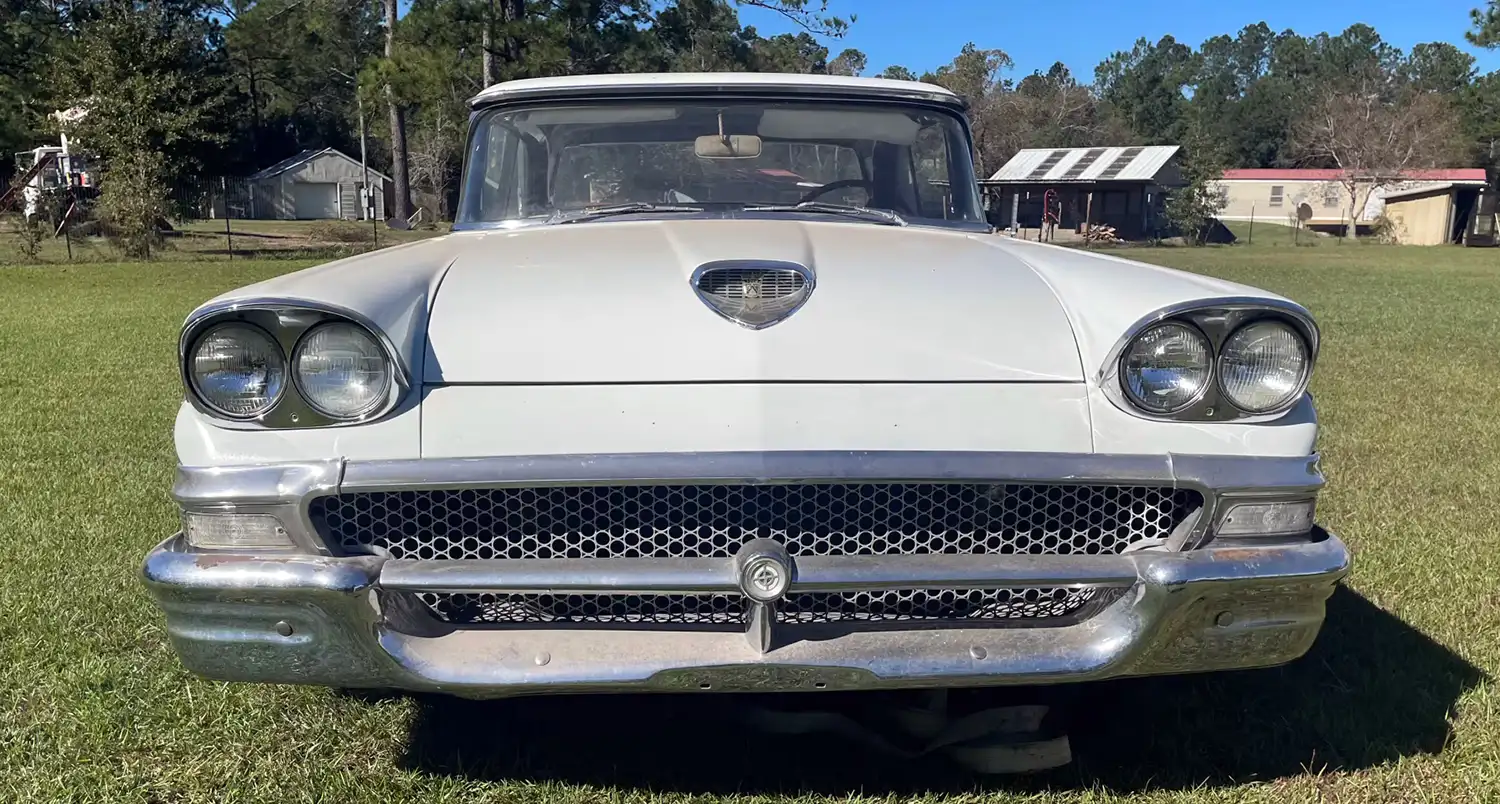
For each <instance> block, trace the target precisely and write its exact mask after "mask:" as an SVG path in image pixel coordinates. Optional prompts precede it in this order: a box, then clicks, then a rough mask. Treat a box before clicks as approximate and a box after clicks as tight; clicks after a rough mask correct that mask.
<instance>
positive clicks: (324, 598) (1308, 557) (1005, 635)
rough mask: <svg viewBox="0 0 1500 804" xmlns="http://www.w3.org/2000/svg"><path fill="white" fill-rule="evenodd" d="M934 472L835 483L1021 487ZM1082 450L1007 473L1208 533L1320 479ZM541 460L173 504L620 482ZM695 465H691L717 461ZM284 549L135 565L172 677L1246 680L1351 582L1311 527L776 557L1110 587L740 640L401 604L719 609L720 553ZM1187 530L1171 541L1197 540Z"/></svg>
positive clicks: (367, 469)
mask: <svg viewBox="0 0 1500 804" xmlns="http://www.w3.org/2000/svg"><path fill="white" fill-rule="evenodd" d="M823 457H824V458H826V457H827V456H823ZM942 457H943V460H945V461H947V464H946V465H948V466H949V467H950V468H951V470H950V471H949V472H948V473H947V474H938V473H937V472H936V470H930V469H929V470H925V471H921V472H915V473H914V472H913V471H912V466H911V465H910V462H911V461H912V460H914V458H913V456H902V457H896V456H876V457H875V459H874V460H873V462H863V463H860V466H865V467H866V468H865V469H864V470H861V469H859V467H858V466H853V467H851V466H843V467H841V468H840V469H839V471H840V472H841V474H838V475H835V476H837V477H841V478H848V477H850V476H851V475H852V476H854V477H861V476H862V472H863V473H864V474H868V475H869V476H872V477H893V476H894V477H911V476H918V477H927V478H932V477H934V476H935V475H936V476H939V477H944V478H949V477H962V478H977V477H982V478H995V479H1000V478H1004V479H1011V478H1014V477H1015V476H1016V475H1018V474H1023V473H1022V472H1021V471H1020V470H1018V469H1016V466H1020V465H1022V464H1021V463H1015V464H1007V463H1006V462H1005V461H1002V460H999V459H998V458H996V456H988V459H986V458H984V457H976V456H972V455H971V456H951V455H950V456H942ZM1081 457H1082V458H1083V459H1084V460H1086V461H1088V462H1089V464H1088V466H1089V467H1090V471H1089V472H1087V473H1080V472H1076V471H1059V470H1061V469H1063V468H1064V467H1062V466H1061V465H1056V466H1055V465H1053V464H1052V463H1051V462H1052V461H1053V460H1054V459H1053V458H1049V457H1048V456H1030V457H1028V458H1025V459H1020V458H1017V459H1016V460H1017V461H1023V462H1024V465H1025V466H1027V467H1030V469H1029V470H1028V471H1029V472H1030V474H1029V475H1028V477H1031V476H1034V475H1038V474H1041V473H1048V474H1049V475H1050V476H1052V477H1056V478H1060V479H1061V478H1066V479H1067V480H1069V481H1075V480H1077V479H1079V477H1080V476H1084V477H1095V476H1107V478H1108V479H1110V480H1116V481H1118V480H1122V479H1126V480H1132V481H1135V480H1138V481H1140V482H1161V481H1162V480H1163V479H1167V480H1170V481H1172V482H1174V483H1182V484H1184V485H1186V484H1193V485H1196V486H1197V487H1200V488H1203V489H1205V490H1206V491H1207V492H1208V493H1207V494H1206V495H1205V511H1204V513H1203V516H1202V523H1203V524H1202V525H1201V528H1202V530H1209V529H1210V525H1209V523H1211V522H1212V521H1214V515H1215V510H1216V509H1217V508H1219V507H1221V506H1220V505H1219V502H1220V500H1222V499H1224V498H1227V497H1230V496H1244V495H1271V494H1278V493H1286V492H1288V491H1297V490H1301V491H1304V492H1305V491H1307V490H1309V489H1312V490H1315V489H1316V487H1317V486H1318V485H1320V484H1321V477H1320V476H1318V475H1317V468H1316V461H1315V459H1311V460H1309V459H1300V460H1299V461H1289V460H1285V459H1205V458H1183V457H1182V456H1175V457H1174V456H1166V458H1165V462H1164V466H1163V467H1161V468H1160V469H1159V471H1158V469H1153V468H1152V466H1153V465H1152V464H1150V460H1149V459H1142V458H1141V457H1139V456H1131V457H1130V458H1128V459H1119V460H1118V461H1115V459H1111V458H1109V457H1108V456H1081ZM549 460H550V462H543V464H544V465H543V466H542V468H538V465H537V464H526V463H523V462H516V461H513V460H507V461H505V462H503V463H496V462H493V461H477V462H467V463H459V462H443V465H441V466H439V465H434V464H432V463H431V462H419V461H413V462H402V463H403V464H406V465H404V466H400V467H397V466H395V465H394V464H380V465H364V466H356V465H349V466H343V465H311V468H310V467H309V465H298V466H279V467H254V468H250V469H232V470H183V472H182V473H181V474H180V475H179V481H178V485H177V490H176V494H177V497H178V500H179V502H180V503H181V504H182V505H183V506H184V507H185V508H188V509H193V508H203V509H208V508H212V509H213V510H218V511H223V510H226V509H228V510H243V511H258V512H264V511H272V512H275V513H278V514H279V515H281V516H283V518H284V519H283V521H288V522H289V523H294V524H293V527H292V528H290V529H291V530H293V531H294V532H295V531H299V530H301V528H302V527H304V526H305V525H306V522H305V511H306V504H307V501H308V499H310V498H311V497H313V496H316V495H317V494H327V493H331V492H333V491H335V490H347V489H350V488H392V487H398V488H405V487H413V486H414V485H415V484H418V483H421V484H428V487H449V486H451V485H453V484H456V483H467V484H471V485H473V486H476V487H477V486H483V485H492V484H495V483H502V484H503V483H538V482H545V483H558V482H597V481H602V480H608V479H618V477H619V475H620V471H617V470H615V469H610V468H608V467H609V466H610V465H614V466H616V467H620V466H627V465H633V464H632V463H631V461H630V460H627V462H626V464H618V463H615V462H614V461H612V460H604V461H602V463H601V461H600V460H599V459H597V458H591V459H588V460H580V461H579V462H577V463H576V464H569V463H568V461H567V460H563V459H558V460H551V459H549ZM775 460H781V459H780V458H777V459H775ZM966 460H971V461H978V462H979V464H978V465H968V464H966V463H965V461H966ZM756 461H757V463H756V466H758V467H760V468H766V467H767V466H768V463H767V458H765V457H764V456H762V457H761V458H758V459H756ZM892 461H895V464H893V463H891V462H892ZM1112 461H1114V463H1113V464H1112V463H1111V462H1112ZM1195 462H1196V464H1195ZM698 463H699V466H698V468H699V469H700V470H701V469H703V468H704V466H708V465H710V464H712V465H713V466H715V467H717V468H720V469H723V468H724V467H725V466H726V464H725V463H724V462H723V461H719V462H717V463H714V462H712V461H709V462H703V461H699V462H698ZM732 463H733V461H732V460H731V461H730V464H732ZM806 463H807V465H806V466H799V467H797V468H798V471H797V473H796V476H798V477H801V478H803V479H805V478H806V476H807V471H808V470H809V469H810V468H811V467H812V466H813V465H815V464H817V465H821V464H820V462H819V461H817V460H813V459H812V458H808V459H807V461H806ZM897 464H900V465H897ZM1195 465H1196V466H1197V467H1198V471H1197V472H1195V473H1194V474H1192V475H1191V476H1188V475H1185V474H1183V470H1184V467H1193V466H1195ZM601 466H604V467H606V468H603V469H601ZM569 467H571V468H569ZM731 468H732V469H733V471H720V472H715V473H714V474H713V476H714V477H715V478H717V479H720V480H722V479H726V478H727V479H743V480H744V481H745V482H778V481H777V480H776V478H785V477H788V476H789V474H785V473H781V472H777V473H764V474H754V475H752V474H747V473H746V470H745V468H744V467H734V466H731ZM1075 468H1078V467H1075ZM629 471H632V472H633V471H636V470H635V469H633V468H632V469H629ZM898 471H899V473H897V472H898ZM1126 472H1128V477H1122V475H1123V474H1125V473H1126ZM1153 472H1155V474H1153ZM658 474H660V475H666V474H668V473H665V472H661V473H658ZM682 474H683V475H684V476H686V471H685V470H684V471H683V473H682ZM539 475H540V476H539ZM584 475H587V476H584ZM637 476H638V475H637ZM415 478H420V480H419V481H418V480H416V479H415ZM652 478H653V479H663V480H672V479H675V480H680V479H681V477H677V476H672V477H665V476H663V477H660V478H657V475H652ZM768 479H769V480H768ZM779 482H795V481H790V480H782V481H779ZM297 516H302V517H304V519H302V520H298V519H296V517H297ZM294 535H296V536H297V537H298V539H299V541H304V540H306V541H307V542H308V543H307V544H304V547H305V548H306V549H305V550H304V551H302V552H291V553H281V554H269V553H267V554H261V555H240V554H232V553H218V552H195V551H193V550H192V549H190V548H189V547H188V546H187V544H186V543H185V541H184V540H183V539H182V537H181V536H174V537H173V538H171V539H168V540H167V541H165V542H163V543H162V544H161V545H160V546H158V547H157V548H156V549H155V550H153V551H152V553H151V554H150V555H149V556H148V557H147V559H146V563H145V567H144V575H145V580H146V584H147V586H148V588H149V589H150V591H151V593H152V595H153V596H154V598H155V599H156V601H157V603H158V604H159V605H160V606H161V608H162V609H163V610H164V611H165V613H166V616H167V628H168V631H169V633H170V635H171V638H172V642H173V644H174V646H175V648H176V650H177V652H178V653H179V655H180V656H181V658H182V660H183V662H184V663H185V664H186V665H187V666H188V667H189V668H190V669H192V670H194V671H196V672H198V673H200V674H202V675H205V676H208V677H211V678H217V679H224V680H234V681H260V682H285V683H305V684H318V685H327V686H338V687H381V688H398V689H407V690H425V691H436V692H446V693H452V694H457V695H462V696H467V697H499V696H506V695H516V694H528V693H537V692H573V691H626V690H641V691H645V690H666V691H670V690H715V691H722V690H761V691H771V690H802V689H809V690H811V689H828V690H846V689H876V688H888V687H914V686H966V685H999V684H1035V683H1054V682H1064V681H1082V680H1090V679H1100V678H1111V677H1120V676H1133V675H1151V674H1166V673H1187V672H1201V671H1213V670H1227V669H1235V668H1248V667H1262V666H1270V665H1276V664H1281V663H1285V662H1287V661H1290V660H1292V659H1295V658H1297V657H1299V656H1301V655H1302V654H1303V653H1304V652H1306V651H1307V649H1308V648H1309V647H1310V646H1311V644H1312V642H1313V640H1314V639H1315V638H1316V636H1317V633H1318V630H1319V627H1320V626H1321V624H1322V621H1323V616H1324V603H1325V601H1326V600H1327V598H1328V596H1329V595H1330V594H1331V593H1332V591H1333V588H1334V586H1335V584H1336V583H1337V582H1338V581H1339V580H1340V579H1341V578H1342V577H1343V576H1344V575H1345V574H1346V573H1347V571H1348V567H1349V555H1348V552H1347V551H1346V549H1345V548H1344V545H1343V544H1342V543H1341V542H1340V541H1339V540H1338V539H1337V538H1335V537H1334V536H1332V535H1331V534H1328V533H1326V532H1324V531H1321V530H1316V531H1314V533H1313V534H1312V538H1311V539H1305V540H1297V541H1285V542H1282V543H1279V544H1264V545H1251V544H1238V545H1235V546H1214V545H1213V544H1212V543H1211V544H1210V545H1209V546H1206V547H1201V548H1199V549H1181V545H1179V549H1175V550H1169V549H1154V550H1144V551H1139V552H1132V553H1128V554H1124V555H1101V556H1085V555H1077V556H1057V555H1031V556H1009V555H1002V556H881V557H854V556H847V557H825V558H804V559H794V561H795V574H794V578H795V580H794V582H793V584H792V588H791V590H790V591H791V592H793V593H799V592H836V591H846V590H855V589H857V590H880V589H910V588H969V589H973V588H1018V587H1056V586H1073V587H1080V586H1089V587H1098V588H1101V589H1108V590H1110V592H1111V598H1110V600H1111V602H1109V603H1108V605H1107V606H1106V607H1104V608H1103V609H1102V610H1099V611H1097V612H1095V613H1092V614H1091V616H1089V617H1087V618H1085V619H1082V620H1081V621H1078V622H1074V623H1072V624H1066V625H1052V626H1036V627H998V626H995V625H980V624H976V623H958V624H954V625H951V626H950V625H935V624H932V623H900V622H898V623H881V624H862V623H848V622H843V623H823V624H799V625H786V624H780V625H777V624H774V623H768V622H764V621H762V622H759V623H758V622H757V621H756V617H755V615H754V613H753V612H752V616H751V617H750V622H749V623H748V624H747V625H748V630H749V634H748V636H749V638H748V639H747V633H746V632H745V630H744V629H741V630H736V631H728V632H726V631H722V630H702V629H694V628H682V627H680V628H677V629H672V628H669V627H665V626H650V627H646V626H642V627H637V628H628V627H618V626H614V627H610V626H598V627H585V626H579V625H567V626H548V625H545V624H542V625H526V626H519V625H518V626H505V627H470V628H459V627H454V626H452V625H448V624H445V623H442V622H440V621H438V620H436V619H434V618H433V617H431V616H430V614H429V613H428V612H427V611H425V610H424V609H423V608H422V607H421V606H420V605H419V604H417V603H416V601H415V598H414V594H415V593H417V592H424V591H445V592H469V591H498V592H549V593H550V592H556V593H598V592H601V591H604V592H613V593H622V592H636V593H720V592H727V593H735V592H736V591H737V590H738V589H739V583H740V579H739V575H738V571H737V568H736V564H735V562H734V560H733V559H691V560H686V559H684V560H635V561H629V560H603V561H601V560H594V561H569V560H563V559H549V560H496V561H451V562H442V561H397V560H389V559H384V558H380V557H376V556H357V557H337V556H333V555H328V554H326V550H323V551H322V552H323V553H324V554H321V555H320V554H316V553H317V552H318V551H319V550H320V549H321V546H320V545H317V544H315V543H314V542H315V536H314V535H313V534H311V532H310V529H309V530H308V531H306V532H301V533H294ZM1202 535H1203V534H1202V533H1201V532H1200V533H1197V534H1194V535H1191V537H1190V538H1189V539H1188V541H1190V542H1191V543H1196V541H1197V540H1198V539H1200V538H1201V536H1202Z"/></svg>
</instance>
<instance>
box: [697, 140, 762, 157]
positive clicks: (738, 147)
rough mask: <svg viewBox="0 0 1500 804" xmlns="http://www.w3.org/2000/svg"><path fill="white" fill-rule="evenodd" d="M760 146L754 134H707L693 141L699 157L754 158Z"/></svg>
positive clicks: (758, 152) (758, 153) (758, 154)
mask: <svg viewBox="0 0 1500 804" xmlns="http://www.w3.org/2000/svg"><path fill="white" fill-rule="evenodd" d="M760 146H761V143H760V137H757V136H755V135H754V134H725V135H719V134H707V135H704V136H702V137H699V138H698V139H697V140H696V141H695V142H694V143H693V154H694V155H696V156H697V157H698V158H699V159H754V158H755V157H757V156H760Z"/></svg>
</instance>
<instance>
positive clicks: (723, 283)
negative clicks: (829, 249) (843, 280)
mask: <svg viewBox="0 0 1500 804" xmlns="http://www.w3.org/2000/svg"><path fill="white" fill-rule="evenodd" d="M692 285H693V292H695V293H697V294H698V298H700V299H702V300H703V303H704V304H706V305H708V309H710V310H713V311H714V312H716V313H718V314H719V315H721V316H723V317H724V318H727V319H729V320H730V321H733V322H734V323H736V324H739V325H740V326H742V327H745V328H747V329H765V328H766V327H769V326H771V325H772V324H776V323H779V322H781V321H784V320H785V319H786V318H787V316H790V315H791V314H792V313H795V312H797V310H798V309H799V308H801V307H802V305H804V304H806V303H807V299H808V297H809V296H811V295H812V292H813V285H814V281H813V272H812V271H811V270H810V269H808V267H807V266H805V265H800V264H798V263H795V262H780V261H775V260H723V261H720V262H709V263H704V264H703V265H700V266H698V270H696V271H693V278H692Z"/></svg>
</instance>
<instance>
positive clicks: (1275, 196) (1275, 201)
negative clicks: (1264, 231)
mask: <svg viewBox="0 0 1500 804" xmlns="http://www.w3.org/2000/svg"><path fill="white" fill-rule="evenodd" d="M1284 200H1286V187H1284V186H1282V185H1280V184H1273V185H1271V206H1273V207H1279V206H1281V204H1282V202H1283V201H1284Z"/></svg>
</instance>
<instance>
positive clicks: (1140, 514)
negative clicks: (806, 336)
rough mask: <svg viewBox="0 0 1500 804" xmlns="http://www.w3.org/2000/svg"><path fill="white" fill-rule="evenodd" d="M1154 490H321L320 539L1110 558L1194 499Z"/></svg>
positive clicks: (474, 555) (693, 551)
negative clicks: (762, 542) (775, 546)
mask: <svg viewBox="0 0 1500 804" xmlns="http://www.w3.org/2000/svg"><path fill="white" fill-rule="evenodd" d="M1202 499H1203V498H1202V495H1201V494H1200V493H1199V492H1197V491H1195V490H1188V489H1173V488H1170V487H1160V486H1104V485H1065V484H1006V483H920V482H919V483H788V484H764V485H754V484H711V485H587V486H550V487H506V488H492V489H465V490H459V491H452V490H435V491H375V492H357V493H346V494H341V495H337V496H327V497H318V498H315V499H314V500H313V501H312V502H311V505H310V508H309V516H310V518H311V520H312V522H313V524H314V526H315V527H316V528H317V529H318V531H319V532H320V534H321V535H322V537H323V538H324V539H325V540H326V542H327V543H328V545H329V546H330V547H332V548H334V549H336V550H339V551H341V552H344V553H349V554H369V553H375V554H383V555H387V556H389V557H391V558H397V559H503V558H540V559H549V558H599V559H608V558H728V557H730V556H733V555H734V554H735V552H736V551H737V550H738V549H739V547H740V546H741V545H742V544H744V543H745V542H748V541H750V540H752V539H756V538H767V539H774V540H775V541H777V542H779V543H781V544H782V545H784V546H785V547H786V549H787V551H788V552H789V553H791V554H792V555H793V556H845V555H930V554H939V553H941V554H959V555H963V554H976V555H990V554H1023V555H1024V554H1032V555H1044V554H1056V555H1078V554H1088V555H1099V554H1105V555H1112V554H1118V553H1121V552H1124V550H1125V548H1127V547H1129V546H1131V545H1133V544H1140V543H1147V542H1150V541H1152V540H1159V539H1165V538H1166V537H1167V536H1168V535H1169V534H1170V533H1171V532H1172V529H1173V528H1175V527H1176V526H1177V525H1178V524H1179V523H1180V522H1182V520H1183V519H1184V518H1186V516H1187V515H1188V513H1189V512H1191V511H1192V510H1193V509H1195V508H1197V507H1198V506H1200V505H1202Z"/></svg>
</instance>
